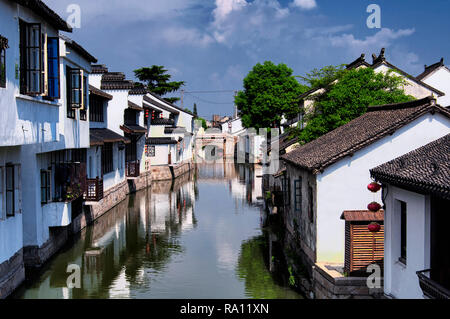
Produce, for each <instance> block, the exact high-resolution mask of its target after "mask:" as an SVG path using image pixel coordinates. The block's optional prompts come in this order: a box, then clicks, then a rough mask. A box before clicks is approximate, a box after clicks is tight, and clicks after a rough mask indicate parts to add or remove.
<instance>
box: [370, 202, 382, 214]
mask: <svg viewBox="0 0 450 319" xmlns="http://www.w3.org/2000/svg"><path fill="white" fill-rule="evenodd" d="M367 209H368V210H370V211H371V212H377V211H379V210H380V209H381V205H380V204H378V203H377V202H372V203H370V204H369V205H367Z"/></svg>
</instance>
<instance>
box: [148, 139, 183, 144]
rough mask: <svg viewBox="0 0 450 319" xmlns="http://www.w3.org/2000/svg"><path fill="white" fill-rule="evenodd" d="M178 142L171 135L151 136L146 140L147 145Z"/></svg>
mask: <svg viewBox="0 0 450 319" xmlns="http://www.w3.org/2000/svg"><path fill="white" fill-rule="evenodd" d="M177 143H178V142H177V141H176V140H174V139H172V138H171V137H149V138H147V140H146V141H145V144H147V145H165V144H177Z"/></svg>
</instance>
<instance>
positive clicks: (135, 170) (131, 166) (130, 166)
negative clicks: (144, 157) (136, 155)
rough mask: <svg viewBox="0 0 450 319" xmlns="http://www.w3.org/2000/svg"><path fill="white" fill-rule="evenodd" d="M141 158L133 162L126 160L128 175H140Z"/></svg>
mask: <svg viewBox="0 0 450 319" xmlns="http://www.w3.org/2000/svg"><path fill="white" fill-rule="evenodd" d="M139 166H140V162H139V160H137V161H133V162H126V167H125V171H126V175H127V177H139Z"/></svg>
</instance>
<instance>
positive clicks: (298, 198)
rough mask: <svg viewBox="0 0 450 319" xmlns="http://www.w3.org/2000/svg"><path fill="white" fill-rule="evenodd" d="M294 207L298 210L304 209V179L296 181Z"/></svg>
mask: <svg viewBox="0 0 450 319" xmlns="http://www.w3.org/2000/svg"><path fill="white" fill-rule="evenodd" d="M294 209H295V211H296V212H301V210H302V179H301V178H300V179H297V180H295V181H294Z"/></svg>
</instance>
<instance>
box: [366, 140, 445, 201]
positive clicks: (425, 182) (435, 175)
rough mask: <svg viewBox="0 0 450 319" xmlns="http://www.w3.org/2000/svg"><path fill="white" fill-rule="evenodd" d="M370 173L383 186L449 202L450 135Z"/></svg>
mask: <svg viewBox="0 0 450 319" xmlns="http://www.w3.org/2000/svg"><path fill="white" fill-rule="evenodd" d="M370 174H371V175H372V177H373V178H375V179H376V180H377V181H380V182H383V183H389V184H391V185H395V186H399V187H402V188H406V189H409V190H413V191H416V192H419V193H425V194H434V195H436V196H439V197H443V198H446V199H450V134H448V135H446V136H444V137H442V138H440V139H438V140H436V141H434V142H431V143H430V144H427V145H425V146H423V147H421V148H418V149H416V150H414V151H412V152H410V153H408V154H405V155H403V156H401V157H399V158H396V159H394V160H392V161H390V162H387V163H385V164H382V165H380V166H378V167H376V168H374V169H372V170H370Z"/></svg>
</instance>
